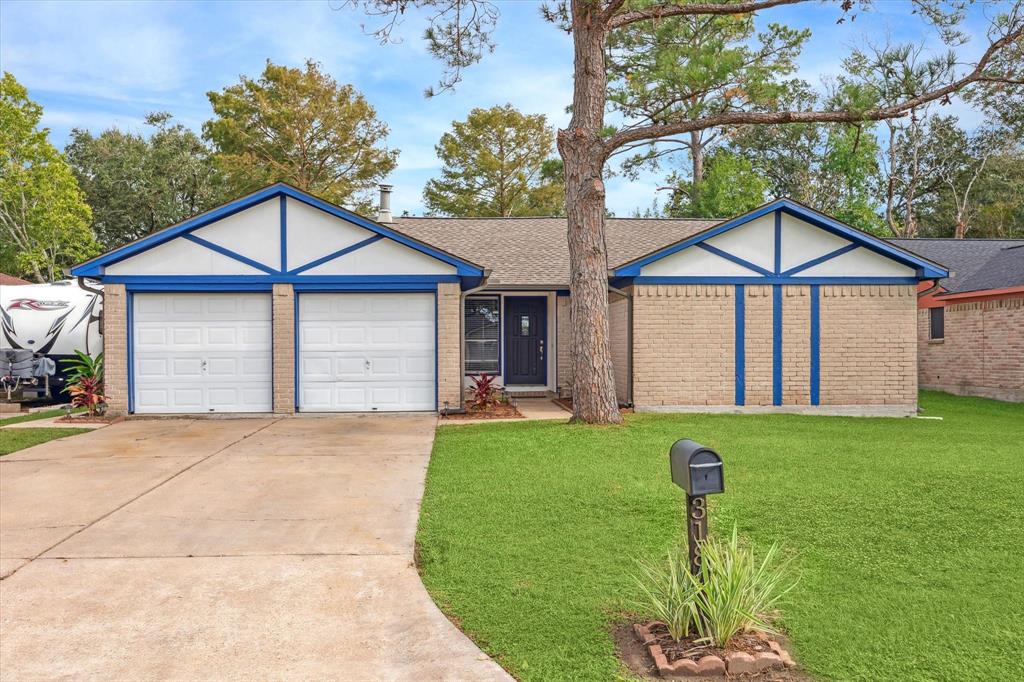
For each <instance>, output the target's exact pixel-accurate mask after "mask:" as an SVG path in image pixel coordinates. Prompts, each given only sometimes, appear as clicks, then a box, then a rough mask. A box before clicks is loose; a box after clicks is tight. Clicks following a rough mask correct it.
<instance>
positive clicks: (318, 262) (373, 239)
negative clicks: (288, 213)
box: [288, 234, 384, 275]
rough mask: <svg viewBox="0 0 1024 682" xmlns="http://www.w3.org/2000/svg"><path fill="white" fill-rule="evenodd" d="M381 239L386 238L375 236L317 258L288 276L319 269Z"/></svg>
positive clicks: (290, 271)
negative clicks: (320, 266) (319, 266)
mask: <svg viewBox="0 0 1024 682" xmlns="http://www.w3.org/2000/svg"><path fill="white" fill-rule="evenodd" d="M381 239H384V237H383V236H381V235H379V234H375V235H373V236H372V237H370V238H368V239H364V240H363V241H361V242H356V243H355V244H350V245H348V246H346V247H345V248H343V249H338V250H337V251H335V252H334V253H329V254H327V255H326V256H323V257H321V258H317V259H316V260H314V261H310V262H308V263H306V264H305V265H300V266H299V267H297V268H295V269H293V270H289V271H288V274H289V275H298V274H299V273H302V272H305V271H306V270H311V269H313V268H315V267H317V266H318V265H323V264H324V263H326V262H327V261H332V260H334V259H335V258H341V257H342V256H344V255H345V254H348V253H352V252H353V251H358V250H359V249H361V248H363V247H364V246H369V245H370V244H373V243H374V242H379V241H380V240H381Z"/></svg>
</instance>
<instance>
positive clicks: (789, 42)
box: [607, 0, 811, 205]
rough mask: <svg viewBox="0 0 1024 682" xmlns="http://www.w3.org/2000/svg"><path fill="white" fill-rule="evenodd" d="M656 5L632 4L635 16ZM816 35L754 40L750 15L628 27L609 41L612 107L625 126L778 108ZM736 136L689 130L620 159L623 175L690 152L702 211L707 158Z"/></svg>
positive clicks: (692, 197) (690, 183)
mask: <svg viewBox="0 0 1024 682" xmlns="http://www.w3.org/2000/svg"><path fill="white" fill-rule="evenodd" d="M657 4H659V3H658V2H657V1H656V0H637V1H636V2H633V3H631V5H632V6H633V7H634V8H636V9H637V10H640V9H643V8H648V7H653V6H655V5H657ZM810 35H811V32H810V31H809V30H803V31H796V30H793V29H791V28H788V27H786V26H782V25H780V24H769V25H768V30H767V31H764V32H761V33H756V34H755V30H754V17H753V15H751V14H735V15H701V14H688V15H681V16H670V17H667V18H663V19H660V20H656V21H644V22H638V23H631V24H627V25H624V26H622V27H621V28H617V29H616V30H614V31H612V32H611V33H610V34H609V36H608V60H607V68H608V101H609V104H610V105H611V109H612V110H613V111H617V112H619V113H621V114H622V115H623V116H624V117H626V118H627V119H645V120H661V121H667V120H688V119H695V118H703V117H706V116H718V115H721V114H726V113H735V112H742V111H756V110H764V109H766V108H775V107H778V106H779V105H780V98H781V97H782V96H783V95H785V93H786V92H787V91H788V90H789V88H790V87H791V84H790V83H789V82H788V81H787V80H785V77H786V76H789V75H790V74H792V73H793V72H794V71H795V70H796V62H795V59H796V57H797V56H798V55H799V54H800V50H801V48H802V47H803V44H804V42H806V40H807V39H808V38H809V37H810ZM730 131H731V128H730V127H728V126H726V127H721V128H708V129H702V130H691V131H689V132H688V133H686V134H683V135H681V136H676V137H667V138H660V139H656V140H645V141H641V142H639V143H636V144H634V145H628V146H626V147H623V148H622V149H620V150H619V151H618V152H617V153H626V154H630V156H629V157H628V158H627V159H626V161H625V163H624V169H625V170H626V172H627V173H628V174H632V173H633V172H634V171H635V170H637V169H639V167H641V166H643V167H648V168H651V167H657V166H658V161H659V159H661V158H662V157H665V156H666V155H672V154H674V153H676V152H678V151H684V152H686V154H687V155H688V157H689V160H690V168H689V177H688V178H687V179H686V185H687V191H686V195H687V199H688V201H689V202H690V203H691V204H693V205H698V204H699V203H700V192H701V186H702V184H703V181H704V172H705V170H704V169H705V156H706V154H707V152H708V150H710V149H712V148H714V146H715V145H716V144H718V143H720V142H722V141H723V140H724V139H725V138H726V137H727V136H728V134H729V133H730ZM635 150H638V151H635ZM677 175H678V174H677Z"/></svg>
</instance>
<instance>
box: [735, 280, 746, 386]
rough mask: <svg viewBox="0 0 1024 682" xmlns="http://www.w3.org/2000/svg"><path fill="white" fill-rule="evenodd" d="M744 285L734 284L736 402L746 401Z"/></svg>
mask: <svg viewBox="0 0 1024 682" xmlns="http://www.w3.org/2000/svg"><path fill="white" fill-rule="evenodd" d="M746 295H747V294H746V287H744V286H743V285H742V284H737V285H736V340H735V344H736V404H737V405H745V404H746V402H747V367H746V365H747V349H746V344H747V334H746V313H745V312H744V311H745V305H746Z"/></svg>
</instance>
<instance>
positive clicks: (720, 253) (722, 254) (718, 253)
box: [697, 242, 774, 276]
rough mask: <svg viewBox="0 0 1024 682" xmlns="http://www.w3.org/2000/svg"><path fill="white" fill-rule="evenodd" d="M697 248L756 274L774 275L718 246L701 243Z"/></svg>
mask: <svg viewBox="0 0 1024 682" xmlns="http://www.w3.org/2000/svg"><path fill="white" fill-rule="evenodd" d="M697 248H699V249H703V250H704V251H707V252H708V253H713V254H715V255H716V256H720V257H722V258H724V259H726V260H729V261H732V262H733V263H736V264H737V265H742V266H743V267H745V268H746V269H748V270H753V271H754V272H760V273H761V274H762V275H766V276H770V275H772V274H774V273H773V272H772V271H771V270H768V269H766V268H762V267H761V266H760V265H755V264H754V263H751V262H750V261H748V260H744V259H742V258H740V257H739V256H734V255H732V254H731V253H729V252H728V251H723V250H722V249H720V248H718V247H716V246H712V245H711V244H706V243H704V242H701V243H700V244H697Z"/></svg>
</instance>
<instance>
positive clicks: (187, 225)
mask: <svg viewBox="0 0 1024 682" xmlns="http://www.w3.org/2000/svg"><path fill="white" fill-rule="evenodd" d="M275 197H289V198H291V199H294V200H296V201H300V202H302V203H304V204H306V205H308V206H312V207H313V208H317V209H319V210H321V211H324V212H325V213H328V214H330V215H333V216H335V217H337V218H340V219H342V220H345V221H348V222H350V223H352V224H354V225H358V226H359V227H361V228H363V229H366V230H369V231H371V232H374V233H376V234H377V235H379V236H380V237H382V238H387V239H391V240H393V241H396V242H398V243H400V244H403V245H405V246H407V247H409V248H412V249H414V250H416V251H419V252H421V253H425V254H427V255H428V256H431V257H433V258H436V259H438V260H440V261H443V262H445V263H448V264H449V265H452V266H454V267H455V268H456V272H457V273H458V274H459V275H462V276H469V277H481V276H483V274H484V268H483V267H482V266H480V265H477V264H476V263H473V262H471V261H468V260H465V259H464V258H460V257H458V256H456V255H454V254H452V253H449V252H447V251H445V250H443V249H439V248H437V247H435V246H433V245H431V244H428V243H425V242H422V241H420V240H418V239H416V238H414V237H411V236H409V235H407V234H404V233H402V232H399V231H398V230H396V229H394V228H391V227H387V226H385V225H381V224H380V223H378V222H376V221H373V220H370V219H369V218H364V217H363V216H361V215H359V214H358V213H353V212H352V211H349V210H347V209H344V208H342V207H340V206H335V205H334V204H332V203H329V202H327V201H324V200H323V199H318V198H317V197H315V196H313V195H312V194H309V193H308V192H305V191H303V190H300V189H298V188H297V187H292V186H291V185H289V184H286V183H283V182H279V183H275V184H273V185H270V186H268V187H264V188H263V189H261V190H257V191H256V192H253V193H252V194H248V195H246V196H244V197H241V198H239V199H235V200H234V201H230V202H228V203H226V204H223V205H222V206H218V207H217V208H213V209H211V210H209V211H206V212H205V213H200V214H199V215H197V216H195V217H193V218H189V219H188V220H185V221H183V222H180V223H178V224H177V225H171V226H170V227H166V228H164V229H162V230H158V231H156V232H154V233H152V234H149V235H146V236H145V237H142V238H141V239H137V240H135V241H133V242H131V243H129V244H125V245H124V246H121V247H119V248H116V249H113V250H111V251H108V252H106V253H104V254H102V255H99V256H96V257H95V258H92V259H90V260H87V261H85V262H84V263H81V264H79V265H76V266H75V267H73V268H72V269H71V274H72V275H75V276H86V277H88V276H98V275H102V274H103V268H104V267H106V266H107V265H111V264H113V263H117V262H119V261H122V260H124V259H126V258H130V257H131V256H134V255H136V254H139V253H142V252H143V251H147V250H148V249H151V248H153V247H155V246H159V245H160V244H164V243H166V242H169V241H171V240H172V239H175V238H177V237H181V236H185V235H188V234H189V233H191V232H192V231H194V230H198V229H199V228H201V227H205V226H207V225H210V224H211V223H214V222H216V221H218V220H221V219H223V218H227V217H228V216H231V215H234V214H236V213H240V212H241V211H244V210H246V209H248V208H252V207H253V206H256V205H257V204H261V203H263V202H265V201H268V200H271V199H274V198H275ZM282 234H283V232H282Z"/></svg>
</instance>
